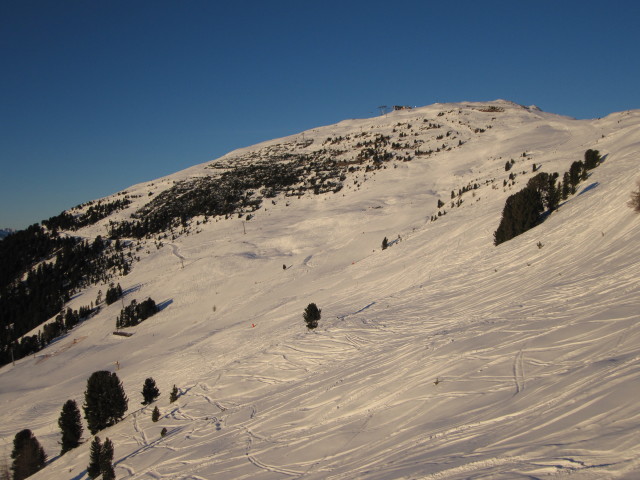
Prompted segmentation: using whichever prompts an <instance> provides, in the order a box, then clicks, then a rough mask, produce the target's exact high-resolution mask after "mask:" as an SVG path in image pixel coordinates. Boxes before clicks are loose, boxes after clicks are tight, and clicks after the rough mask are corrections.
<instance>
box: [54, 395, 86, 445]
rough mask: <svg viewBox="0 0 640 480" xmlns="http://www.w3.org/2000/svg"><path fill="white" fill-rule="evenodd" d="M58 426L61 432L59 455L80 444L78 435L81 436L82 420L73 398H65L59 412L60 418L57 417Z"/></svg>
mask: <svg viewBox="0 0 640 480" xmlns="http://www.w3.org/2000/svg"><path fill="white" fill-rule="evenodd" d="M58 426H59V427H60V431H61V432H62V441H61V442H60V445H61V446H62V449H61V450H60V455H64V454H65V453H66V452H68V451H69V450H71V449H72V448H76V447H77V446H78V445H80V437H81V436H82V420H81V418H80V410H78V404H77V403H76V401H75V400H67V401H66V403H65V404H64V405H63V406H62V412H61V413H60V418H58Z"/></svg>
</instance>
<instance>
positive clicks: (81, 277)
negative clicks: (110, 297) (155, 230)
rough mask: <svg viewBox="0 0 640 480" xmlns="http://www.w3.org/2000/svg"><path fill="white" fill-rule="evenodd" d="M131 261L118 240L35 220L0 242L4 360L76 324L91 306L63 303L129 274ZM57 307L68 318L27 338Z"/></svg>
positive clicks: (0, 343) (1, 348) (1, 360)
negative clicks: (87, 236)
mask: <svg viewBox="0 0 640 480" xmlns="http://www.w3.org/2000/svg"><path fill="white" fill-rule="evenodd" d="M131 261H132V258H131V256H130V257H129V258H127V257H126V256H125V253H124V252H123V250H122V248H121V246H120V244H119V242H115V244H113V242H111V241H109V240H103V239H102V237H100V236H98V237H96V238H95V240H94V241H93V242H88V241H84V240H81V239H78V238H74V237H60V236H58V235H57V234H53V233H50V232H47V231H45V230H44V229H43V228H42V227H39V226H37V225H34V226H31V227H29V228H28V229H27V230H25V231H19V232H16V233H15V234H13V235H10V236H9V237H7V238H6V239H5V240H3V241H2V242H0V266H2V268H0V280H1V283H0V312H2V315H1V316H0V365H4V364H6V363H9V362H10V361H11V359H12V355H13V359H19V358H21V357H23V356H25V355H29V354H31V353H35V352H36V351H38V350H39V349H40V348H42V347H43V346H44V345H46V344H47V343H48V342H50V341H51V340H52V339H53V338H55V336H58V335H59V334H61V333H63V332H65V331H66V330H68V329H69V328H71V327H72V326H73V325H75V324H76V323H77V322H78V320H79V318H82V317H83V316H84V315H83V314H88V313H89V310H90V307H83V308H86V309H87V310H86V311H85V312H79V313H73V312H72V314H69V312H68V311H67V312H66V313H64V312H61V310H62V308H63V305H64V303H66V302H67V301H69V299H70V298H71V296H72V295H73V294H74V293H75V292H76V291H78V290H79V289H82V288H85V287H87V286H89V285H91V284H95V283H98V282H101V281H108V279H109V278H110V277H111V275H113V274H115V273H120V274H126V273H128V271H129V269H130V263H131ZM58 312H61V315H62V316H63V317H65V318H64V319H63V321H62V322H60V321H59V320H58V319H56V322H54V324H50V326H48V327H46V328H47V330H46V332H44V333H43V336H42V338H38V336H36V335H32V336H27V337H23V335H25V334H26V333H27V332H29V331H30V330H33V329H34V328H36V327H37V326H38V325H41V324H42V323H43V322H45V321H46V320H48V319H49V318H51V317H53V316H55V315H56V314H57V313H58ZM54 332H55V333H54ZM20 337H23V338H22V339H21V340H20V342H18V341H17V339H18V338H20ZM43 339H44V340H43Z"/></svg>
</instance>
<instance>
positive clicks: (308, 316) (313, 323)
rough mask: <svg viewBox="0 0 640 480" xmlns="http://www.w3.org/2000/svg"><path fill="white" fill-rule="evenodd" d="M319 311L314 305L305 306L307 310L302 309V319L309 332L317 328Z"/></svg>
mask: <svg viewBox="0 0 640 480" xmlns="http://www.w3.org/2000/svg"><path fill="white" fill-rule="evenodd" d="M321 312H322V310H320V309H319V308H318V307H317V306H316V304H315V303H310V304H309V305H307V308H305V309H304V313H303V314H302V318H304V321H305V322H306V323H307V328H308V329H309V330H313V329H314V328H317V327H318V320H320V313H321Z"/></svg>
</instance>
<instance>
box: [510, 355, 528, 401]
mask: <svg viewBox="0 0 640 480" xmlns="http://www.w3.org/2000/svg"><path fill="white" fill-rule="evenodd" d="M513 380H514V382H515V384H516V393H514V395H517V394H518V393H520V392H522V391H523V390H524V387H525V383H526V376H525V373H524V350H523V349H520V351H519V352H518V353H517V354H516V357H515V359H514V360H513Z"/></svg>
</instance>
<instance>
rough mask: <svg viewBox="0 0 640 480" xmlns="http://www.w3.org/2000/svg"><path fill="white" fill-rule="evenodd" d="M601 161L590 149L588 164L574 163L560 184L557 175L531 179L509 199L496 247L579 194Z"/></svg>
mask: <svg viewBox="0 0 640 480" xmlns="http://www.w3.org/2000/svg"><path fill="white" fill-rule="evenodd" d="M600 160H601V157H600V153H599V152H598V151H597V150H591V149H589V150H587V151H586V152H585V154H584V162H583V161H575V162H573V163H572V164H571V167H570V168H569V171H568V172H565V174H564V175H563V176H562V180H561V181H560V182H559V183H558V181H557V179H558V178H559V175H558V174H557V173H552V174H550V173H545V172H541V173H538V174H537V175H536V176H534V177H532V178H531V179H529V181H528V182H527V186H526V187H525V188H523V189H522V190H520V191H519V192H516V193H514V194H513V195H510V196H509V197H508V198H507V201H506V202H505V205H504V209H503V210H502V218H501V220H500V225H498V229H497V230H496V231H495V233H494V244H495V245H499V244H501V243H503V242H506V241H507V240H510V239H512V238H513V237H516V236H518V235H520V234H521V233H524V232H526V231H527V230H529V229H531V228H533V227H535V226H536V225H538V224H539V223H541V222H542V220H543V219H544V217H543V215H542V214H543V212H545V211H547V212H552V211H554V210H555V209H557V208H558V205H559V204H560V201H561V200H566V199H567V198H568V197H569V195H573V194H575V193H576V190H577V186H578V184H579V183H580V182H581V181H583V180H586V178H587V177H588V175H589V173H588V172H589V170H592V169H594V168H596V167H597V166H598V164H599V163H600Z"/></svg>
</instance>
